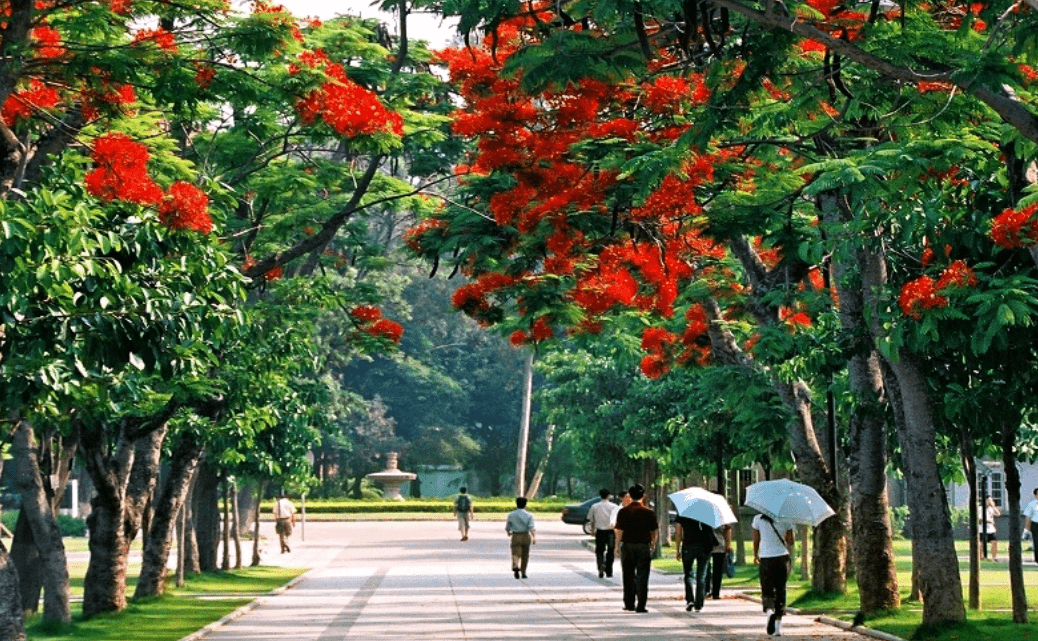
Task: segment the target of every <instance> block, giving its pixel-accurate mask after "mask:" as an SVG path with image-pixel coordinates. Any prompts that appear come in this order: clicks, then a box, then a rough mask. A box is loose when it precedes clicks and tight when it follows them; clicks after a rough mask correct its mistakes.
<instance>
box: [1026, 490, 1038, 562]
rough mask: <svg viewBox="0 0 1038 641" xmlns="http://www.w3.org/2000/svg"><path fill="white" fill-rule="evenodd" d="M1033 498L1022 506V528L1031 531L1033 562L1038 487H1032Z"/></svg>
mask: <svg viewBox="0 0 1038 641" xmlns="http://www.w3.org/2000/svg"><path fill="white" fill-rule="evenodd" d="M1032 494H1034V498H1033V499H1031V502H1030V503H1028V504H1027V507H1025V508H1024V529H1025V530H1030V531H1031V547H1032V548H1034V562H1035V563H1038V487H1036V488H1034V492H1032Z"/></svg>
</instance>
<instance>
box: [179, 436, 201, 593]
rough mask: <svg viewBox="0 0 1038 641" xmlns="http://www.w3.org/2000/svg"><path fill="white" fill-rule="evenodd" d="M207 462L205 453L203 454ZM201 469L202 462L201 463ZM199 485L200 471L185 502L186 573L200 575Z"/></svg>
mask: <svg viewBox="0 0 1038 641" xmlns="http://www.w3.org/2000/svg"><path fill="white" fill-rule="evenodd" d="M202 460H205V452H202ZM199 467H201V462H199ZM197 485H198V470H195V474H194V476H192V478H191V484H190V486H189V488H188V494H187V500H186V501H184V508H183V510H184V548H183V552H182V554H183V555H184V571H185V572H189V573H191V574H198V573H199V572H201V571H202V568H201V567H200V566H199V563H198V538H197V537H196V536H195V487H196V486H197Z"/></svg>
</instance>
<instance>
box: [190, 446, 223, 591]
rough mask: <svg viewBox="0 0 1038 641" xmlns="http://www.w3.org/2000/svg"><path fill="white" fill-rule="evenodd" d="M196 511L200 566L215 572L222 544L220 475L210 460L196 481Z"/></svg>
mask: <svg viewBox="0 0 1038 641" xmlns="http://www.w3.org/2000/svg"><path fill="white" fill-rule="evenodd" d="M194 512H195V537H196V539H197V541H198V567H199V568H200V569H201V571H203V572H214V571H216V570H217V569H219V567H218V565H217V562H216V559H217V551H218V547H219V545H220V475H219V473H218V472H217V471H216V469H214V468H213V466H212V464H210V463H208V462H205V463H203V464H202V466H201V468H199V472H198V479H197V480H196V481H195V505H194Z"/></svg>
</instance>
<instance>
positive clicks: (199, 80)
mask: <svg viewBox="0 0 1038 641" xmlns="http://www.w3.org/2000/svg"><path fill="white" fill-rule="evenodd" d="M215 77H216V69H214V68H213V67H212V66H211V65H207V64H203V63H198V64H197V65H195V84H196V85H198V86H199V87H201V88H202V89H208V88H209V85H210V84H211V83H212V82H213V78H215Z"/></svg>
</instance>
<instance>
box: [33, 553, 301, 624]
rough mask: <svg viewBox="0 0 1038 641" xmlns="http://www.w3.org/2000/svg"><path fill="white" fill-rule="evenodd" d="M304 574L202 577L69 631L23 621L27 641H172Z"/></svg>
mask: <svg viewBox="0 0 1038 641" xmlns="http://www.w3.org/2000/svg"><path fill="white" fill-rule="evenodd" d="M304 571H305V570H303V569H301V568H281V567H259V568H243V569H241V570H232V571H229V572H214V573H203V574H201V575H198V576H195V577H191V578H189V579H188V580H187V581H186V583H185V584H184V586H183V587H179V588H171V589H169V590H168V591H167V593H166V594H164V595H163V596H160V597H155V598H152V599H146V600H142V601H138V602H135V603H132V604H130V606H129V607H128V608H127V609H126V610H123V611H121V612H113V613H109V614H101V615H97V616H95V617H92V618H90V619H84V618H82V617H75V618H74V620H73V622H72V624H71V625H69V626H61V627H48V626H44V625H42V624H41V622H40V621H39V616H38V615H37V616H35V617H32V618H30V619H29V620H28V621H27V622H26V634H27V636H28V638H29V639H30V640H31V641H37V640H42V639H47V640H50V641H73V640H75V641H86V640H97V641H102V640H103V641H177V640H178V639H182V638H184V637H185V636H187V635H189V634H191V633H193V632H196V631H197V630H200V629H202V628H204V627H205V626H207V625H209V624H210V623H212V622H214V621H218V620H219V619H220V618H222V617H224V616H226V615H228V614H230V613H231V612H234V611H235V610H237V609H238V608H240V607H242V606H244V605H246V604H248V603H249V602H251V601H253V600H255V598H256V597H257V596H261V595H263V594H266V593H268V592H270V591H271V590H274V589H277V588H279V587H281V586H283V585H285V584H286V583H288V582H289V581H291V580H292V579H294V578H295V577H297V576H299V575H300V574H302V573H303V572H304Z"/></svg>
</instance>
